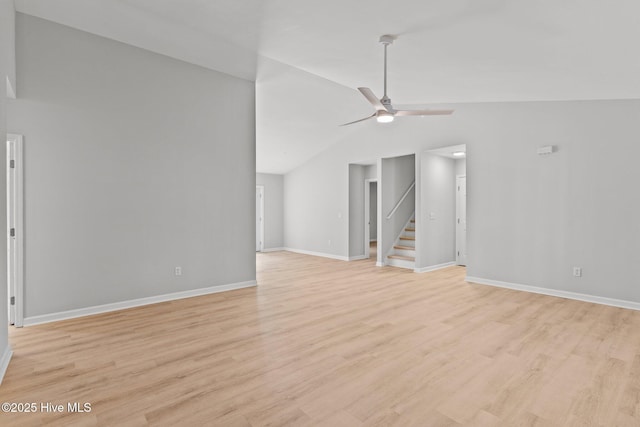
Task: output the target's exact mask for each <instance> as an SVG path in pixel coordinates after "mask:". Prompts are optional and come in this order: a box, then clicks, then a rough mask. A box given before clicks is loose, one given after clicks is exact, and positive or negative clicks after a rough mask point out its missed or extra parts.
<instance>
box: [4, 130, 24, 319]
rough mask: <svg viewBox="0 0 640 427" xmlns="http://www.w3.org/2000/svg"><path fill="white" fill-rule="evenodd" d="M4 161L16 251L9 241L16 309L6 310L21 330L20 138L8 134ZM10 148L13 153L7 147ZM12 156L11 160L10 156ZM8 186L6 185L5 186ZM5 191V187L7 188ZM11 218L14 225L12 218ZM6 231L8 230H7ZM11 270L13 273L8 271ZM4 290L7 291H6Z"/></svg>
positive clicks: (22, 218) (10, 225)
mask: <svg viewBox="0 0 640 427" xmlns="http://www.w3.org/2000/svg"><path fill="white" fill-rule="evenodd" d="M6 145H7V155H8V156H7V157H12V158H13V160H14V162H15V167H14V169H13V171H15V172H14V173H15V175H14V176H13V180H11V179H10V174H11V169H10V168H8V167H7V183H9V182H11V181H13V184H14V185H13V193H14V200H13V201H10V200H9V198H10V197H11V195H10V193H11V192H10V191H7V228H11V227H13V228H15V230H16V231H15V234H16V235H15V247H14V248H12V245H11V240H10V238H8V239H7V281H8V284H9V286H11V284H13V289H11V290H10V292H9V293H11V294H12V295H13V296H15V300H16V301H15V305H14V308H13V311H12V310H11V308H9V312H10V313H12V314H13V316H11V317H12V319H11V320H12V321H13V324H14V325H15V326H16V327H18V328H21V327H22V325H23V323H24V311H23V309H24V185H23V183H24V165H23V155H22V154H23V148H22V147H23V139H22V135H18V134H12V133H8V134H7V143H6ZM11 145H13V150H11V149H9V147H10V146H11ZM11 154H13V156H11ZM7 185H9V184H7ZM7 190H8V187H7ZM12 203H15V206H14V212H13V215H11V214H10V209H11V205H12ZM12 216H13V224H11V223H10V222H11V217H12ZM7 231H8V230H7ZM14 250H15V253H14V256H15V258H14V259H13V260H12V259H11V254H12V252H13V251H14ZM11 266H13V270H12V268H11ZM11 271H13V272H14V274H15V276H14V278H13V279H14V280H12V279H11V277H10V274H11ZM7 290H9V289H8V288H7Z"/></svg>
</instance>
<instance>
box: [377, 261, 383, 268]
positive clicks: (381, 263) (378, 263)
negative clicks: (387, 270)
mask: <svg viewBox="0 0 640 427" xmlns="http://www.w3.org/2000/svg"><path fill="white" fill-rule="evenodd" d="M384 266H385V264H384V262H380V261H376V267H384Z"/></svg>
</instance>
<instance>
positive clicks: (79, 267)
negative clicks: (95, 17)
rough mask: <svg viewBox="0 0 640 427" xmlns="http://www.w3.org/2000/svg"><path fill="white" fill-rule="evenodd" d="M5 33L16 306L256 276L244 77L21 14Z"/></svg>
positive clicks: (249, 94) (130, 295) (249, 89)
mask: <svg viewBox="0 0 640 427" xmlns="http://www.w3.org/2000/svg"><path fill="white" fill-rule="evenodd" d="M16 41H17V49H16V50H17V53H18V58H17V59H18V61H17V65H18V67H17V68H18V75H19V77H20V78H19V79H18V95H19V98H18V99H17V100H16V101H13V102H12V105H10V108H9V115H8V122H9V124H10V126H11V129H12V131H14V132H16V133H22V134H24V136H25V170H26V176H25V208H26V213H25V217H26V220H25V233H26V276H25V288H26V307H25V310H26V312H25V316H36V315H42V314H48V313H54V312H60V311H64V310H70V309H77V308H82V307H88V306H94V305H99V304H106V303H113V302H118V301H125V300H130V299H134V298H142V297H149V296H154V295H161V294H167V293H171V292H177V291H185V290H190V289H197V288H204V287H210V286H217V285H224V284H231V283H236V282H244V281H252V280H255V247H254V245H255V221H254V206H255V198H254V193H255V190H254V186H255V94H254V84H253V83H252V82H249V81H244V80H240V79H237V78H233V77H230V76H228V75H225V74H221V73H218V72H214V71H211V70H207V69H204V68H200V67H197V66H193V65H190V64H187V63H184V62H180V61H177V60H173V59H170V58H168V57H165V56H162V55H157V54H154V53H151V52H148V51H145V50H141V49H138V48H135V47H132V46H128V45H125V44H121V43H118V42H114V41H111V40H108V39H105V38H101V37H98V36H95V35H91V34H88V33H84V32H81V31H78V30H74V29H71V28H68V27H64V26H61V25H58V24H55V23H52V22H48V21H44V20H41V19H38V18H34V17H29V16H26V15H22V14H18V16H17V37H16ZM175 266H181V267H182V269H183V275H182V276H181V277H176V276H174V267H175Z"/></svg>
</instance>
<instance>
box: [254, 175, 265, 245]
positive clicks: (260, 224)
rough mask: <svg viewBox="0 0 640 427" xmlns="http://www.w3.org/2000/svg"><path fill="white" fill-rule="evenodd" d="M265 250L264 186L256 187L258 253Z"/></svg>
mask: <svg viewBox="0 0 640 427" xmlns="http://www.w3.org/2000/svg"><path fill="white" fill-rule="evenodd" d="M263 250H264V186H263V185H256V252H262V251H263Z"/></svg>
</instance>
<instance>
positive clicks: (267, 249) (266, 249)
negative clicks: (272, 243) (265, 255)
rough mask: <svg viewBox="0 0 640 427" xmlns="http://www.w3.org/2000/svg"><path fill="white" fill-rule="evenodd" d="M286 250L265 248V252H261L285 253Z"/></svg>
mask: <svg viewBox="0 0 640 427" xmlns="http://www.w3.org/2000/svg"><path fill="white" fill-rule="evenodd" d="M284 250H285V249H284V248H265V249H263V250H261V251H260V252H280V251H284Z"/></svg>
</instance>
